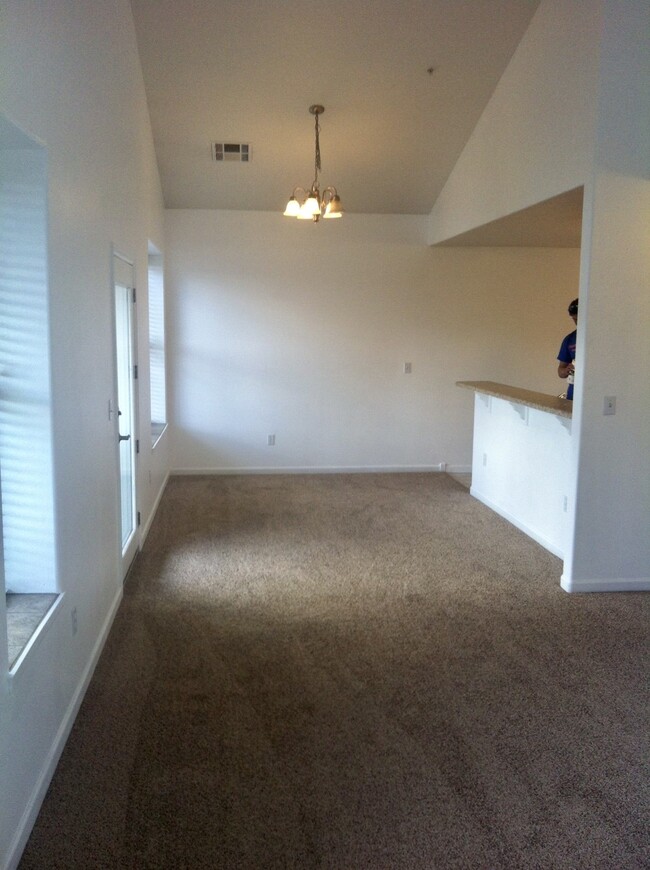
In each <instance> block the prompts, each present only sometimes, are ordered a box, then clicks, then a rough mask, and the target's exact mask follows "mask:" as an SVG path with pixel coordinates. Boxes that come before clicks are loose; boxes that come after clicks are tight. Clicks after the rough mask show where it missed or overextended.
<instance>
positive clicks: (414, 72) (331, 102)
mask: <svg viewBox="0 0 650 870" xmlns="http://www.w3.org/2000/svg"><path fill="white" fill-rule="evenodd" d="M538 3H539V0H321V2H316V0H131V5H132V8H133V14H134V19H135V24H136V31H137V38H138V45H139V51H140V57H141V61H142V67H143V73H144V80H145V87H146V91H147V99H148V103H149V110H150V113H151V120H152V125H153V133H154V142H155V147H156V154H157V158H158V165H159V168H160V174H161V178H162V185H163V193H164V198H165V205H166V206H167V207H168V208H210V209H212V208H219V209H243V210H250V209H252V210H261V211H278V210H281V209H282V208H283V207H284V205H285V203H286V200H287V198H288V197H289V195H290V193H291V191H292V189H293V187H294V186H295V185H302V186H303V187H307V186H309V185H310V184H311V181H312V179H313V174H314V119H313V116H312V115H310V114H309V112H308V108H309V106H310V105H311V104H312V103H321V104H323V105H324V106H325V113H324V115H323V116H322V118H321V152H322V165H323V171H322V175H321V181H322V184H323V185H327V184H333V185H335V186H336V187H337V188H338V191H339V194H340V196H341V199H342V203H343V207H344V209H345V210H346V211H348V212H352V213H354V212H357V213H377V214H382V213H385V214H391V213H393V214H427V213H428V212H430V210H431V208H432V206H433V204H434V202H435V200H436V197H437V196H438V194H439V192H440V190H441V188H442V186H443V185H444V183H445V180H446V179H447V177H448V175H449V173H450V171H451V169H452V168H453V166H454V164H455V162H456V160H457V159H458V156H459V154H460V152H461V151H462V149H463V146H464V144H465V142H466V141H467V138H468V137H469V135H470V133H471V132H472V130H473V128H474V126H475V125H476V122H477V120H478V118H479V116H480V114H481V112H482V110H483V108H484V107H485V105H486V103H487V101H488V100H489V98H490V96H491V94H492V92H493V90H494V88H495V86H496V84H497V82H498V80H499V78H500V76H501V74H502V73H503V70H504V69H505V67H506V66H507V64H508V62H509V60H510V58H511V57H512V54H513V52H514V51H515V49H516V47H517V45H518V43H519V41H520V39H521V37H522V35H523V33H524V32H525V30H526V28H527V26H528V24H529V22H530V19H531V18H532V16H533V14H534V12H535V10H536V8H537V6H538ZM432 67H433V68H434V71H433V72H432V73H430V72H429V71H428V70H429V69H430V68H432ZM213 141H225V142H248V143H250V145H251V149H252V158H251V162H250V163H249V164H240V163H231V162H228V163H215V162H213V161H212V159H211V153H210V143H211V142H213Z"/></svg>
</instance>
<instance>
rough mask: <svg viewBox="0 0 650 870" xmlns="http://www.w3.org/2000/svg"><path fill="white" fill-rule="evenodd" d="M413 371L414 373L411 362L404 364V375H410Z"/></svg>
mask: <svg viewBox="0 0 650 870" xmlns="http://www.w3.org/2000/svg"><path fill="white" fill-rule="evenodd" d="M412 371H413V364H412V363H410V362H405V363H404V374H405V375H410V374H411V372H412Z"/></svg>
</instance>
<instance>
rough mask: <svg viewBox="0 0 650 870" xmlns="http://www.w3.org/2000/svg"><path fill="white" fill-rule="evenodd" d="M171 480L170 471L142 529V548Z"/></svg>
mask: <svg viewBox="0 0 650 870" xmlns="http://www.w3.org/2000/svg"><path fill="white" fill-rule="evenodd" d="M168 481H169V472H167V474H166V475H165V479H164V480H163V482H162V486H161V487H160V489H159V490H158V495H157V496H156V500H155V502H154V503H153V507H152V508H151V513H150V514H149V518H148V519H147V522H146V523H145V525H144V526H143V527H142V531H141V532H140V548H142V547H144V542H145V541H146V540H147V535H148V534H149V530H150V529H151V524H152V523H153V521H154V517H155V516H156V512H157V510H158V508H159V506H160V502H161V500H162V497H163V493H164V491H165V487H166V486H167V483H168Z"/></svg>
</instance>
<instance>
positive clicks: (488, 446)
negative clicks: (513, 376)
mask: <svg viewBox="0 0 650 870" xmlns="http://www.w3.org/2000/svg"><path fill="white" fill-rule="evenodd" d="M457 386H459V387H462V388H464V389H467V390H472V391H473V392H474V394H475V398H474V441H473V451H472V486H471V489H470V492H471V494H472V495H473V496H474V497H475V498H477V499H479V501H481V502H483V503H484V504H485V505H487V506H488V507H489V508H491V509H492V510H494V511H496V513H498V514H500V515H501V516H502V517H504V518H505V519H507V520H508V521H509V522H511V523H512V524H513V525H515V526H516V527H517V528H519V529H521V530H522V531H523V532H525V533H526V534H527V535H529V536H530V537H531V538H533V539H534V540H536V541H537V542H538V543H539V544H541V545H542V546H543V547H545V548H546V549H547V550H549V551H550V552H551V553H554V554H555V555H556V556H559V557H560V558H562V557H563V555H564V552H565V548H566V534H567V529H568V528H569V527H570V525H571V524H570V522H569V519H570V516H571V514H572V510H573V506H572V504H571V497H570V492H571V486H570V482H571V480H572V478H573V475H572V462H573V459H572V452H571V412H572V403H571V402H570V401H568V400H567V399H560V398H558V397H557V396H551V395H547V394H546V393H538V392H534V391H532V390H526V389H522V388H520V387H513V386H509V385H508V384H500V383H495V382H493V381H458V382H457Z"/></svg>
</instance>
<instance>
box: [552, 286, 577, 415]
mask: <svg viewBox="0 0 650 870" xmlns="http://www.w3.org/2000/svg"><path fill="white" fill-rule="evenodd" d="M569 316H570V317H572V318H573V322H574V323H575V324H576V326H577V325H578V300H577V299H574V300H573V302H572V303H571V305H569ZM577 333H578V330H577V329H574V330H573V332H570V333H569V334H568V335H567V336H566V337H565V339H564V341H563V342H562V346H561V347H560V352H559V353H558V355H557V358H558V360H559V363H560V364H559V365H558V367H557V373H558V375H559V376H560V377H561V378H569V386H568V388H567V393H566V397H567V399H571V400H572V399H573V373H574V371H575V366H574V361H575V358H576V336H577Z"/></svg>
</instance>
